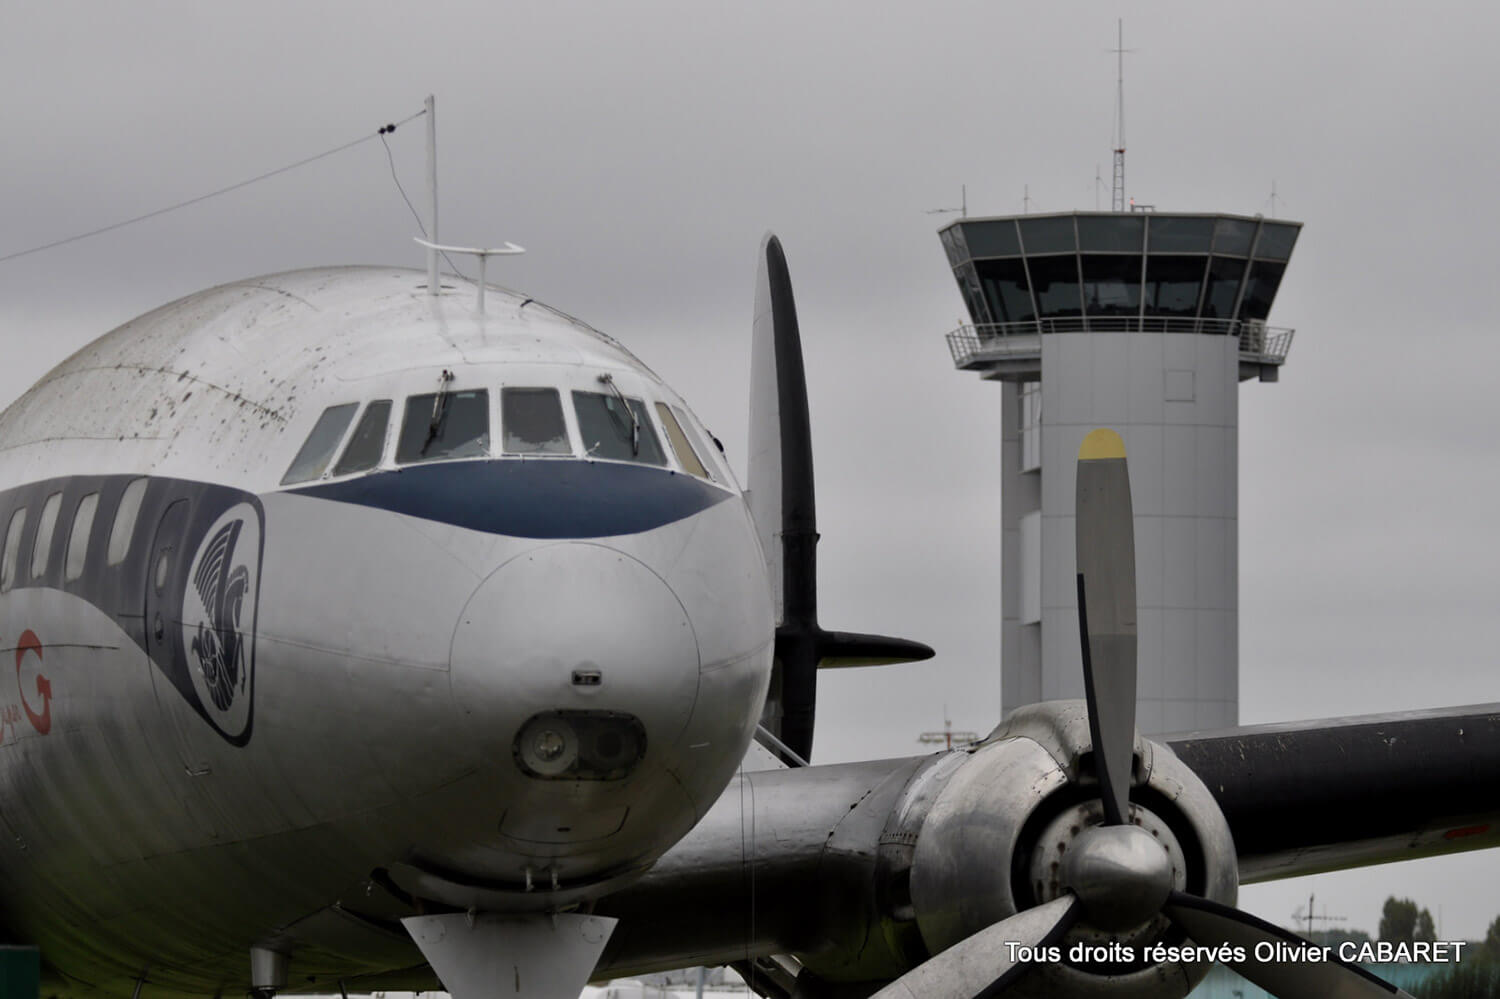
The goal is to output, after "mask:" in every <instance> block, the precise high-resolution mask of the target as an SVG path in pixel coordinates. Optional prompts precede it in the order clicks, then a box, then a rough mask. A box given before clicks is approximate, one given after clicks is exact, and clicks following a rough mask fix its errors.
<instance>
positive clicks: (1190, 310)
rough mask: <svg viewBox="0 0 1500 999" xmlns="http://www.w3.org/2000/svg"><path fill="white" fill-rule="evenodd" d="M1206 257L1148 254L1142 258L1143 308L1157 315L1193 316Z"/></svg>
mask: <svg viewBox="0 0 1500 999" xmlns="http://www.w3.org/2000/svg"><path fill="white" fill-rule="evenodd" d="M1207 264H1208V259H1207V258H1206V257H1199V256H1193V257H1189V256H1166V255H1161V254H1152V255H1150V256H1148V257H1147V258H1146V311H1147V312H1148V313H1150V314H1152V315H1157V316H1196V315H1197V314H1198V294H1199V292H1201V291H1202V290H1203V271H1204V269H1205V268H1206V266H1207Z"/></svg>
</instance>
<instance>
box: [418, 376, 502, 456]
mask: <svg viewBox="0 0 1500 999" xmlns="http://www.w3.org/2000/svg"><path fill="white" fill-rule="evenodd" d="M489 452H490V394H489V393H488V392H486V391H485V390H484V389H476V390H474V391H470V392H433V393H429V394H427V395H414V396H411V397H409V398H408V399H407V400H406V416H405V418H404V419H403V421H402V423H401V437H400V439H399V440H398V441H397V442H396V461H397V463H398V464H402V465H410V464H413V463H415V462H419V461H438V460H439V459H442V458H482V457H484V456H485V455H487V454H489Z"/></svg>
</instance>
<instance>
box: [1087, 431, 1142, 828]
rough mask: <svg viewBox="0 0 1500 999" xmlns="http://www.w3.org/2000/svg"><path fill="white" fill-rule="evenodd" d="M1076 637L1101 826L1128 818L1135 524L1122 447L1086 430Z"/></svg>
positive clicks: (1116, 438) (1109, 434) (1115, 439)
mask: <svg viewBox="0 0 1500 999" xmlns="http://www.w3.org/2000/svg"><path fill="white" fill-rule="evenodd" d="M1076 502H1077V508H1076V511H1075V512H1076V517H1075V520H1076V522H1077V556H1078V632H1079V644H1080V646H1081V648H1082V652H1083V685H1084V690H1085V692H1086V693H1087V696H1088V702H1089V734H1090V735H1091V736H1092V738H1093V743H1094V765H1095V766H1096V767H1098V770H1099V785H1100V791H1101V797H1102V798H1103V802H1104V816H1105V822H1106V824H1108V825H1121V824H1123V823H1124V821H1125V816H1126V815H1127V814H1128V810H1127V807H1126V803H1127V801H1128V798H1129V794H1130V764H1131V758H1132V756H1133V755H1134V752H1135V519H1134V517H1133V516H1132V513H1131V507H1130V472H1129V470H1128V469H1127V467H1126V464H1125V442H1124V441H1122V440H1121V439H1120V435H1119V434H1117V433H1115V432H1114V431H1113V430H1105V429H1100V430H1094V431H1091V432H1090V433H1089V435H1088V436H1087V437H1085V438H1084V439H1083V445H1082V446H1081V447H1080V448H1079V449H1078V496H1077V501H1076Z"/></svg>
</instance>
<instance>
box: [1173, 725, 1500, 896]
mask: <svg viewBox="0 0 1500 999" xmlns="http://www.w3.org/2000/svg"><path fill="white" fill-rule="evenodd" d="M1167 741H1168V744H1169V745H1170V746H1171V747H1172V749H1173V750H1174V751H1175V752H1176V753H1177V755H1178V756H1180V757H1181V758H1182V760H1183V762H1185V763H1186V764H1187V765H1188V766H1190V767H1191V768H1192V769H1193V771H1194V772H1195V773H1197V774H1198V776H1199V777H1200V778H1202V780H1203V782H1204V783H1205V784H1207V785H1208V788H1209V790H1210V791H1211V792H1212V793H1213V795H1214V797H1215V798H1216V799H1217V800H1218V802H1219V807H1220V808H1221V809H1223V811H1224V817H1225V818H1226V819H1227V820H1228V821H1229V827H1230V829H1231V830H1232V831H1233V833H1234V843H1235V849H1236V852H1237V853H1238V855H1239V868H1240V881H1241V882H1242V883H1251V882H1256V881H1270V880H1275V879H1278V878H1288V877H1296V876H1298V875H1302V874H1314V873H1317V872H1319V871H1328V870H1336V869H1339V868H1345V867H1357V866H1360V865H1362V864H1379V863H1385V862H1387V861H1393V860H1411V859H1414V858H1416V857H1426V856H1432V855H1435V854H1441V853H1454V852H1458V851H1461V850H1475V849H1481V848H1484V847H1491V846H1500V797H1497V795H1496V793H1495V788H1496V780H1497V778H1500V704H1479V705H1471V706H1468V707H1460V708H1443V709H1439V710H1434V711H1416V712H1405V713H1399V714H1386V715H1363V716H1356V717H1351V718H1332V719H1325V720H1321V721H1313V722H1292V723H1284V724H1276V725H1257V726H1251V727H1244V728H1237V729H1229V730H1225V731H1222V732H1201V733H1192V734H1190V735H1185V736H1181V737H1169V738H1168V740H1167Z"/></svg>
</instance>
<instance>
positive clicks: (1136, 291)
mask: <svg viewBox="0 0 1500 999" xmlns="http://www.w3.org/2000/svg"><path fill="white" fill-rule="evenodd" d="M1301 229H1302V223H1300V222H1285V221H1279V220H1273V219H1263V218H1258V217H1257V218H1252V217H1246V216H1239V215H1199V214H1192V215H1189V214H1178V213H1171V214H1168V213H1154V212H1142V213H1130V214H1123V213H1118V212H1070V213H1065V214H1055V215H1021V216H1010V217H1003V218H982V219H963V220H961V221H958V222H954V223H953V224H951V225H949V226H947V227H945V228H944V229H942V230H941V231H940V232H939V236H940V237H941V239H942V242H943V249H944V251H945V252H946V253H947V255H948V262H949V264H950V265H951V266H952V268H953V274H954V277H955V278H957V279H958V287H959V291H960V293H961V294H962V295H963V298H964V303H965V305H966V306H967V307H968V311H969V316H970V318H971V319H972V320H973V322H972V323H971V324H966V325H963V326H960V327H959V328H958V329H957V330H955V331H953V332H952V333H949V334H948V347H949V350H950V351H951V352H952V354H953V363H954V365H955V366H956V367H958V368H960V369H962V370H966V371H977V372H979V373H980V374H981V375H982V376H983V377H985V378H988V379H994V380H999V381H1034V380H1037V379H1039V378H1040V372H1041V363H1042V341H1041V338H1042V337H1043V336H1046V335H1047V334H1050V333H1100V334H1106V335H1107V334H1110V333H1174V334H1183V335H1196V336H1233V337H1237V338H1238V339H1239V378H1240V380H1241V381H1244V380H1247V379H1250V378H1259V379H1260V380H1261V381H1276V380H1277V375H1278V372H1279V371H1280V367H1281V365H1282V364H1284V363H1285V362H1286V357H1287V352H1288V351H1289V350H1290V349H1291V344H1292V334H1293V331H1292V330H1290V329H1283V328H1276V327H1270V326H1267V325H1266V316H1267V315H1268V314H1269V313H1270V311H1271V304H1272V302H1273V301H1274V299H1275V297H1276V291H1277V289H1278V288H1279V287H1280V285H1281V278H1282V275H1283V274H1284V273H1285V272H1286V266H1287V261H1288V260H1289V259H1290V258H1291V255H1292V247H1293V246H1294V245H1295V243H1296V241H1297V236H1298V235H1299V233H1300V232H1301Z"/></svg>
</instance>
